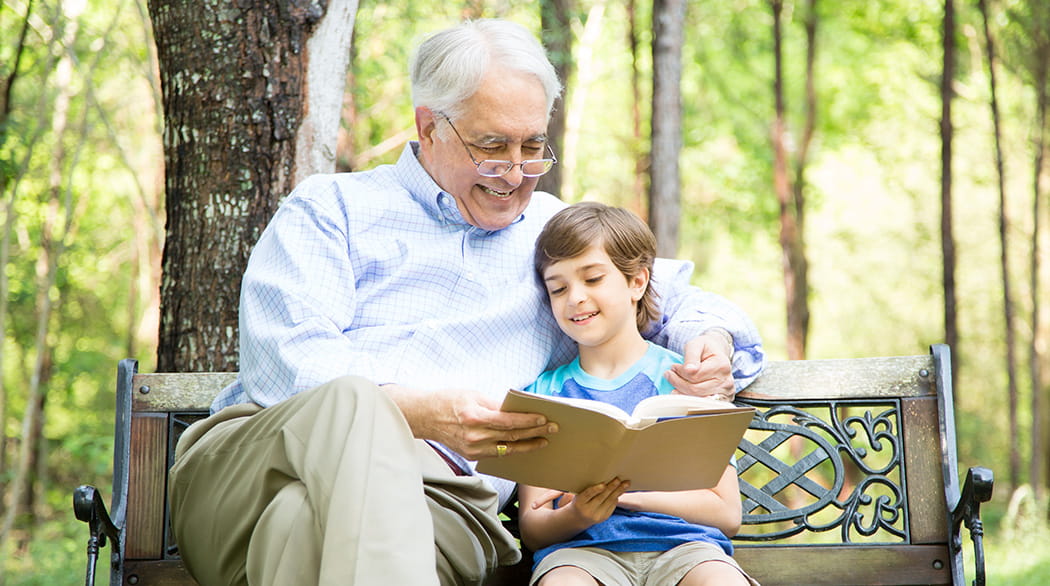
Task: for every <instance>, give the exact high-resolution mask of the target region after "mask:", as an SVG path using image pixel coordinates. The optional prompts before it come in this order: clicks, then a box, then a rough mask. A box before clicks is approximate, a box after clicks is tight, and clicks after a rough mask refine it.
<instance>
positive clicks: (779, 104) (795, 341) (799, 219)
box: [770, 0, 816, 360]
mask: <svg viewBox="0 0 1050 586" xmlns="http://www.w3.org/2000/svg"><path fill="white" fill-rule="evenodd" d="M770 6H771V8H772V11H773V101H774V117H773V128H772V133H771V134H772V137H771V138H772V144H773V191H774V192H775V193H776V196H777V201H778V203H779V206H780V248H781V255H782V256H781V258H782V265H783V273H784V295H785V297H784V299H785V308H786V312H787V357H788V359H789V360H803V359H805V357H806V338H807V336H808V330H809V283H808V279H809V276H808V273H809V269H808V267H807V261H806V253H805V246H804V238H803V219H804V216H803V209H804V201H803V199H802V196H803V189H804V186H803V185H801V182H802V173H803V172H804V169H805V164H806V157H807V156H808V155H807V152H808V148H809V146H808V145H809V142H810V140H811V138H812V127H811V126H813V127H815V123H816V122H815V121H816V93H815V90H814V89H813V67H814V57H815V54H816V53H815V51H816V39H815V36H816V12H815V6H814V4H813V3H812V2H811V3H810V7H809V8H810V15H809V17H808V20H807V25H806V32H807V42H808V47H807V51H806V55H807V57H806V58H807V63H806V69H807V79H806V90H807V94H806V100H807V106H806V132H805V133H804V136H803V138H804V140H803V143H802V144H803V146H804V148H803V149H802V150H800V153H799V156H798V158H797V167H796V172H797V173H798V174H799V176H798V177H796V178H795V179H794V182H793V181H792V178H791V175H790V171H789V159H790V155H789V153H788V150H787V111H786V110H787V108H786V106H785V97H784V93H785V90H784V33H783V18H782V16H783V14H782V13H783V2H782V1H781V0H771V2H770ZM793 183H794V185H793Z"/></svg>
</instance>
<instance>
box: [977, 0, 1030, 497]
mask: <svg viewBox="0 0 1050 586" xmlns="http://www.w3.org/2000/svg"><path fill="white" fill-rule="evenodd" d="M977 7H978V9H979V10H980V12H981V21H982V24H983V27H984V47H985V54H986V56H987V58H988V86H989V90H990V96H991V100H990V102H989V106H990V108H991V110H992V131H993V133H994V136H993V141H994V145H995V171H996V173H995V175H996V189H997V190H998V191H999V247H1000V255H999V261H1000V269H1001V271H1002V279H1003V323H1004V327H1005V330H1006V332H1005V333H1006V381H1007V401H1008V403H1009V413H1008V416H1009V421H1010V431H1009V433H1010V438H1011V440H1010V488H1011V489H1014V488H1017V487H1018V486H1020V485H1021V446H1020V441H1021V435H1020V433H1019V431H1018V429H1019V426H1018V421H1017V418H1018V413H1017V409H1018V406H1019V403H1020V402H1019V400H1018V396H1017V361H1016V360H1015V358H1014V353H1015V341H1014V334H1015V331H1014V307H1013V294H1012V293H1011V287H1010V263H1009V250H1010V249H1009V237H1008V231H1009V218H1008V217H1007V213H1006V183H1005V180H1006V167H1005V163H1004V161H1003V147H1002V123H1001V121H1000V117H999V101H998V98H997V96H996V91H997V89H998V88H997V85H998V84H997V83H996V78H995V63H996V60H995V38H994V36H993V35H992V29H991V27H990V26H989V25H988V2H986V0H977Z"/></svg>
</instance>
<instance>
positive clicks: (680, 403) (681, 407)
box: [633, 394, 746, 421]
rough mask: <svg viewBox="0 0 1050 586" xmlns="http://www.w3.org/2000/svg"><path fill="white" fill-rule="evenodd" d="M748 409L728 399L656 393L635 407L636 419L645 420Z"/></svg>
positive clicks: (634, 417)
mask: <svg viewBox="0 0 1050 586" xmlns="http://www.w3.org/2000/svg"><path fill="white" fill-rule="evenodd" d="M741 409H746V408H744V407H737V406H736V405H734V404H732V403H730V402H728V401H720V400H718V399H712V398H710V397H696V396H693V395H680V394H670V395H656V396H653V397H648V398H646V399H642V400H641V401H639V402H638V404H637V405H635V407H634V413H633V419H634V421H645V420H652V419H658V418H665V417H683V416H687V415H703V414H705V413H706V414H715V413H733V412H735V411H740V410H741Z"/></svg>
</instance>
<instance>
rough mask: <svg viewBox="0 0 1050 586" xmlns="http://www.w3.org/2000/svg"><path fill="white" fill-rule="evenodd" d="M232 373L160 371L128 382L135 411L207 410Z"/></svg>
mask: <svg viewBox="0 0 1050 586" xmlns="http://www.w3.org/2000/svg"><path fill="white" fill-rule="evenodd" d="M236 378H237V373H236V372H177V373H171V372H164V373H155V374H136V375H135V378H134V380H133V382H132V387H133V389H134V398H133V399H132V401H133V409H134V410H135V411H157V412H167V411H198V410H202V411H207V410H208V408H209V407H211V402H212V400H214V399H215V396H216V395H217V394H219V391H221V390H222V389H223V387H225V386H226V385H228V384H230V383H232V382H233V381H234V380H236Z"/></svg>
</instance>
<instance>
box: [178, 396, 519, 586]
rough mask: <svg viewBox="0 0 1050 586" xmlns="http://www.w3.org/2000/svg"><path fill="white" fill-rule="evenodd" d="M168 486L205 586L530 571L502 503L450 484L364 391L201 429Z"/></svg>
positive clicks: (463, 578)
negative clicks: (501, 514)
mask: <svg viewBox="0 0 1050 586" xmlns="http://www.w3.org/2000/svg"><path fill="white" fill-rule="evenodd" d="M170 478H171V482H170V487H169V491H170V501H171V519H172V529H173V531H174V533H175V538H176V540H177V542H178V544H179V551H180V555H181V556H182V559H183V562H184V563H185V565H186V568H187V569H188V570H189V572H190V573H191V574H192V575H193V576H194V577H195V578H196V579H197V581H198V582H200V583H201V584H202V585H203V586H211V585H223V586H225V585H230V584H251V585H253V586H258V585H271V584H273V585H281V586H285V585H293V584H294V585H300V584H361V585H371V584H397V585H402V584H404V585H412V586H414V585H433V584H442V585H450V584H481V583H482V581H483V580H484V578H485V576H486V575H487V574H488V573H490V572H491V571H492V570H493V569H494V568H495V567H496V566H498V565H505V564H512V563H515V562H516V561H518V559H520V553H519V551H518V547H517V544H516V542H515V541H514V538H513V537H512V536H511V535H510V534H509V533H508V532H507V531H506V530H504V529H503V527H502V525H501V524H500V522H499V520H498V518H497V495H496V493H495V491H494V490H493V489H492V488H491V487H490V486H489V485H488V484H487V483H485V482H484V481H483V480H482V479H480V478H478V477H476V476H456V475H455V474H453V473H452V471H451V470H450V469H449V467H448V465H447V464H446V463H445V462H444V460H442V459H441V457H440V456H438V455H437V453H436V452H434V450H433V449H432V448H431V447H430V446H429V445H427V444H426V443H425V442H422V441H420V440H415V439H413V438H412V433H411V431H410V429H409V427H408V424H407V422H406V421H405V420H404V417H403V416H402V415H401V412H400V410H399V409H398V408H397V406H396V405H395V404H394V403H393V401H391V400H390V398H389V397H387V396H386V393H384V392H383V391H382V390H380V389H379V388H378V387H377V386H375V385H374V384H372V383H371V382H369V381H367V380H365V379H362V378H358V377H345V378H341V379H337V380H334V381H332V382H330V383H328V384H326V385H323V386H321V387H318V388H316V389H313V390H311V391H307V392H304V393H300V394H299V395H297V396H295V397H293V398H291V399H289V400H287V401H284V402H282V403H280V404H278V405H275V406H273V407H269V408H266V409H262V408H260V407H258V406H255V405H237V406H234V407H229V408H227V409H224V410H222V411H221V412H219V413H217V414H215V415H213V416H212V417H209V418H207V419H205V420H204V421H201V422H198V423H196V424H194V425H193V426H191V427H190V428H189V429H187V430H186V432H185V433H184V434H183V436H182V438H181V439H180V440H179V444H178V447H177V450H176V456H175V464H174V465H173V466H172V469H171V473H170Z"/></svg>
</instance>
